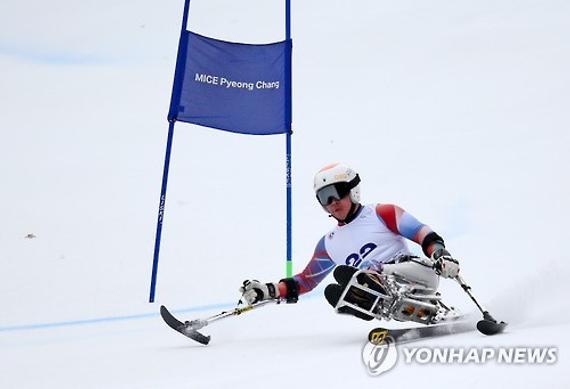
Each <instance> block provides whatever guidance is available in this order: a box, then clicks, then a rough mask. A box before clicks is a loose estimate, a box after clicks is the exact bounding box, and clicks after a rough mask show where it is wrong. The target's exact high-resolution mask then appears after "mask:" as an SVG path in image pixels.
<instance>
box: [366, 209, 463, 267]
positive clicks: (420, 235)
mask: <svg viewBox="0 0 570 389" xmlns="http://www.w3.org/2000/svg"><path fill="white" fill-rule="evenodd" d="M376 215H378V218H379V219H380V220H381V221H382V222H383V223H384V224H385V225H386V226H387V227H388V228H389V229H390V231H392V232H393V233H395V234H398V235H401V236H403V237H404V238H407V239H409V240H411V241H414V242H416V243H417V244H419V245H420V246H422V250H423V252H424V254H425V255H427V256H428V257H430V258H432V259H433V260H434V270H435V272H436V273H437V274H439V275H441V276H443V277H445V278H455V277H457V275H458V274H459V262H458V261H457V260H456V259H454V258H453V257H452V256H451V254H449V252H448V251H447V250H446V249H445V243H444V242H443V238H442V237H441V236H439V235H438V234H437V233H435V232H434V231H433V230H432V229H431V228H430V227H429V226H427V225H425V224H423V223H421V222H420V221H418V219H416V218H415V217H414V216H412V215H411V214H410V213H408V212H406V211H404V210H403V209H402V208H400V207H398V206H397V205H393V204H378V205H377V206H376Z"/></svg>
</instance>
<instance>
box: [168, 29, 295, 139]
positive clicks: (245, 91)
mask: <svg viewBox="0 0 570 389" xmlns="http://www.w3.org/2000/svg"><path fill="white" fill-rule="evenodd" d="M180 39H181V42H180V48H181V50H180V53H179V55H178V59H177V63H176V71H175V76H174V89H173V91H172V100H171V103H170V111H169V114H168V119H169V120H178V121H182V122H187V123H193V124H198V125H201V126H206V127H212V128H217V129H220V130H225V131H231V132H237V133H242V134H252V135H269V134H282V133H287V132H290V131H291V74H290V73H291V40H288V41H282V42H277V43H271V44H261V45H259V44H242V43H232V42H225V41H221V40H217V39H212V38H208V37H205V36H202V35H198V34H195V33H193V32H190V31H183V32H182V36H181V38H180Z"/></svg>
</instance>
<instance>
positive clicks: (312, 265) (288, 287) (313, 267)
mask: <svg viewBox="0 0 570 389" xmlns="http://www.w3.org/2000/svg"><path fill="white" fill-rule="evenodd" d="M335 266H336V264H335V263H334V261H333V260H332V259H331V257H330V256H329V254H328V253H327V250H326V248H325V238H324V237H323V238H321V240H320V241H319V243H318V244H317V247H316V248H315V252H314V253H313V257H312V258H311V260H310V261H309V263H308V264H307V266H305V269H304V270H303V271H302V272H301V273H298V274H295V275H294V276H293V277H291V278H285V279H283V280H281V281H280V282H279V295H280V296H281V297H283V298H286V299H287V300H295V301H296V299H297V297H298V296H299V295H300V294H304V293H307V292H309V291H311V290H312V289H314V288H315V286H317V285H318V284H319V283H320V282H321V281H322V280H323V279H325V277H326V276H327V275H328V274H329V273H330V272H331V271H332V269H334V267H335Z"/></svg>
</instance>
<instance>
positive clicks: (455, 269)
mask: <svg viewBox="0 0 570 389" xmlns="http://www.w3.org/2000/svg"><path fill="white" fill-rule="evenodd" d="M431 259H433V261H434V264H433V269H434V270H435V272H436V273H437V274H439V275H440V276H442V277H445V278H455V277H457V275H458V274H459V262H458V261H457V259H455V258H453V257H452V256H451V254H449V251H447V250H446V249H443V248H442V249H437V250H435V251H434V252H433V254H432V255H431Z"/></svg>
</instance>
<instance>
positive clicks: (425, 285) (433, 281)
mask: <svg viewBox="0 0 570 389" xmlns="http://www.w3.org/2000/svg"><path fill="white" fill-rule="evenodd" d="M382 274H386V275H392V276H394V277H397V278H400V279H402V280H404V281H405V282H408V283H410V284H414V285H416V286H417V289H418V291H422V290H423V291H424V293H426V294H427V293H434V292H435V291H436V290H437V287H438V285H439V276H438V275H437V274H435V272H434V271H433V269H432V268H430V267H428V266H425V265H423V264H422V263H418V262H414V261H413V259H411V260H407V261H403V262H398V263H393V264H385V265H384V266H383V268H382Z"/></svg>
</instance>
